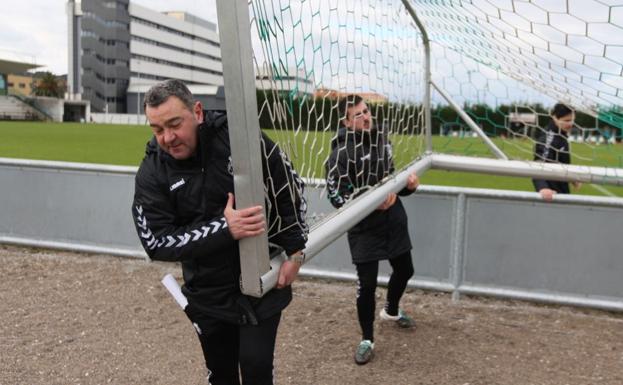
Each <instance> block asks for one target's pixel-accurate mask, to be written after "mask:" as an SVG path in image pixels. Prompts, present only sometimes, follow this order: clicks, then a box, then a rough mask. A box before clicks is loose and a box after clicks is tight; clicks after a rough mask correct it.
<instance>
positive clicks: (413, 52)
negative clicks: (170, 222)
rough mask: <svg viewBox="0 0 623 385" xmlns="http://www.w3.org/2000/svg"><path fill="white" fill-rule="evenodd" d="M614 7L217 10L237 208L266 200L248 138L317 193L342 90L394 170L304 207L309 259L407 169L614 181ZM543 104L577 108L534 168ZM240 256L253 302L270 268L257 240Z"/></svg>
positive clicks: (321, 3)
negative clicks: (376, 134)
mask: <svg viewBox="0 0 623 385" xmlns="http://www.w3.org/2000/svg"><path fill="white" fill-rule="evenodd" d="M589 3H590V4H589ZM615 3H616V2H615V1H605V0H595V1H585V0H569V1H546V0H533V1H519V0H495V1H494V0H472V1H430V0H412V1H408V0H317V1H286V0H250V1H248V2H247V1H234V2H230V1H227V0H218V1H217V8H218V21H219V32H220V36H221V51H222V61H223V73H224V78H225V94H226V104H227V110H228V116H229V126H230V138H231V145H232V161H233V164H234V169H235V178H234V181H235V188H236V201H237V204H238V205H239V207H245V206H250V205H255V204H263V203H264V199H265V190H266V186H265V185H264V182H263V180H262V170H261V161H260V157H261V155H260V154H261V151H260V149H261V146H262V143H261V139H260V136H259V132H260V130H263V131H264V132H265V133H266V134H267V135H268V136H269V137H270V138H271V139H273V140H274V141H275V142H277V143H278V144H279V146H280V148H281V149H282V150H283V151H284V152H285V153H286V154H287V156H288V158H289V160H290V161H291V162H292V163H293V165H294V168H295V169H296V170H297V172H298V173H299V175H300V176H301V177H303V178H305V180H306V181H307V187H308V188H307V194H317V195H320V196H322V194H325V193H326V191H325V190H324V186H325V185H324V178H325V165H326V162H327V159H328V157H329V154H330V152H331V149H332V148H331V147H332V140H334V139H335V137H336V135H337V134H336V133H337V128H338V127H339V125H340V120H341V119H342V116H340V112H339V111H338V101H339V100H340V98H343V97H345V96H346V95H349V94H359V95H360V96H362V97H363V99H364V100H365V101H366V103H367V105H368V107H369V109H370V112H371V114H372V116H373V120H374V122H375V124H376V127H378V129H379V130H381V131H382V132H383V133H384V134H385V135H387V138H388V139H389V141H391V144H392V147H391V151H392V153H391V157H392V158H393V162H394V165H395V172H393V173H391V174H388V175H385V174H383V175H378V179H381V180H382V183H379V184H378V185H376V186H375V188H374V189H370V190H367V191H356V192H355V193H354V194H353V195H354V196H357V198H356V199H351V200H350V201H349V202H348V203H347V204H346V205H345V206H343V207H342V208H341V209H339V210H337V211H329V212H326V213H317V212H314V213H308V214H309V215H308V217H307V221H308V223H309V224H310V225H311V231H310V234H309V239H308V243H307V248H306V249H305V254H306V257H307V259H308V260H309V259H310V258H312V257H313V256H314V255H315V254H316V253H318V252H319V251H320V250H322V249H323V248H324V247H326V246H327V245H328V244H330V243H331V242H333V241H334V240H335V239H337V238H338V237H339V236H341V235H342V234H343V233H344V232H346V231H347V230H348V229H349V228H350V227H352V226H353V225H354V224H356V223H357V222H359V221H360V220H361V219H363V218H364V217H365V216H367V215H368V214H369V213H370V212H372V211H373V210H374V209H375V208H376V207H378V205H379V204H380V203H381V202H382V201H383V200H384V199H385V197H386V196H387V194H388V193H390V192H397V191H399V190H401V189H402V188H403V187H404V185H405V183H406V178H407V175H408V174H409V173H411V172H412V171H417V172H418V174H419V175H422V174H423V173H425V172H426V171H427V170H429V169H443V170H454V171H471V172H478V173H488V174H497V175H508V176H521V177H539V178H547V179H552V180H564V181H577V182H586V183H590V184H608V185H611V186H621V185H623V170H622V167H623V151H621V144H620V141H621V137H622V130H623V115H622V114H623V113H622V111H621V109H620V106H621V105H622V102H623V76H622V74H623V67H622V64H621V63H623V49H622V48H621V47H623V33H622V32H623V3H622V4H615ZM557 102H562V103H565V104H566V105H568V106H570V107H571V108H573V109H574V110H575V113H576V121H575V126H574V129H573V130H572V131H571V132H570V133H569V141H571V142H572V150H571V158H572V162H571V163H572V165H563V164H558V163H543V162H535V161H533V149H534V147H535V146H536V145H537V144H541V145H547V143H545V142H539V141H540V140H541V139H539V138H541V136H540V135H538V133H539V131H540V130H545V129H546V127H547V125H548V123H549V119H550V118H549V110H550V108H551V107H552V106H553V105H554V104H555V103H557ZM356 172H357V173H358V172H364V170H356ZM614 188H619V189H620V187H614ZM606 191H608V190H606ZM297 193H299V192H298V191H297V190H296V186H290V191H288V194H291V195H295V194H297ZM309 198H310V197H309V196H308V199H309ZM311 198H316V197H311ZM323 199H326V198H323ZM270 225H271V226H279V224H278V221H277V223H272V224H270ZM277 231H279V229H277ZM240 246H241V267H242V279H241V285H242V289H243V292H245V293H247V294H250V295H255V296H261V295H263V293H265V292H266V291H267V290H269V289H270V288H271V287H272V286H273V285H274V282H275V279H276V271H277V269H278V266H279V262H280V259H274V260H273V266H272V267H271V266H270V263H269V256H268V238H267V236H260V237H256V238H252V239H245V240H243V241H242V242H241V244H240Z"/></svg>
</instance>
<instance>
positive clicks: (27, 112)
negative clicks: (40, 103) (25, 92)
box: [0, 95, 43, 120]
mask: <svg viewBox="0 0 623 385" xmlns="http://www.w3.org/2000/svg"><path fill="white" fill-rule="evenodd" d="M0 120H43V117H42V116H41V113H40V112H38V111H37V110H35V109H34V108H32V107H31V106H29V105H28V104H26V103H24V102H22V101H21V100H19V99H18V98H15V97H13V96H3V95H0Z"/></svg>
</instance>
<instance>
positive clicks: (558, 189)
mask: <svg viewBox="0 0 623 385" xmlns="http://www.w3.org/2000/svg"><path fill="white" fill-rule="evenodd" d="M551 117H552V119H551V120H550V122H549V124H548V125H547V126H546V127H545V128H544V129H540V130H539V131H538V132H537V135H536V137H535V141H536V144H535V146H534V160H536V161H541V162H547V163H562V164H570V163H571V153H570V151H569V140H568V137H569V133H570V132H571V129H572V128H573V122H574V120H575V112H574V111H573V110H572V109H571V108H569V107H567V106H566V105H564V104H562V103H558V104H556V105H555V106H554V108H553V109H552V114H551ZM532 184H533V185H534V188H535V190H536V191H537V192H538V193H539V194H541V197H542V198H543V199H544V200H546V201H551V200H552V199H553V197H554V195H555V194H558V193H560V194H569V193H570V189H569V183H568V182H562V181H553V180H544V179H532ZM574 186H575V187H576V188H579V186H580V184H579V183H574Z"/></svg>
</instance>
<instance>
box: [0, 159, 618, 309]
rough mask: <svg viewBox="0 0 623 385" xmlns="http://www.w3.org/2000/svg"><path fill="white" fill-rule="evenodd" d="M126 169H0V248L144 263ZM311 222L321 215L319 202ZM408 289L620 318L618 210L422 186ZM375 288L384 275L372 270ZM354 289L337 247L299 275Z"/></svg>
mask: <svg viewBox="0 0 623 385" xmlns="http://www.w3.org/2000/svg"><path fill="white" fill-rule="evenodd" d="M134 171H135V169H134V168H131V167H113V166H94V165H80V164H66V163H60V162H36V161H15V160H9V159H0V201H1V202H2V204H1V205H0V242H4V243H13V244H24V245H37V246H44V247H58V248H69V249H74V250H84V251H96V252H107V253H113V254H119V255H131V256H144V253H143V251H142V249H141V247H140V244H139V241H138V239H137V237H136V234H135V232H134V226H133V224H132V218H131V215H130V204H131V201H132V195H133V189H134V185H133V177H134V176H133V173H134ZM308 200H309V212H310V213H330V212H331V211H332V209H331V208H330V207H329V205H328V203H327V201H326V199H325V198H324V197H322V196H321V194H320V192H319V191H313V190H311V191H310V192H309V194H308ZM404 204H405V207H406V210H407V212H408V215H409V228H410V232H411V234H412V235H411V236H412V241H413V244H414V246H415V247H414V250H413V256H414V262H415V270H416V277H415V278H414V280H413V281H412V282H411V284H412V285H413V286H416V287H423V288H429V289H436V290H445V291H452V292H453V293H454V294H455V297H456V298H458V296H459V295H460V294H462V293H468V294H484V295H496V296H503V297H508V298H523V299H530V300H539V301H547V302H555V303H562V304H573V305H582V306H591V307H597V308H605V309H611V310H623V280H622V279H621V277H622V276H623V248H622V247H621V241H620V239H621V236H622V235H623V199H618V198H596V197H595V198H586V197H573V196H568V197H564V199H561V200H560V201H559V203H556V202H554V203H544V202H542V201H540V200H538V199H537V194H534V193H521V192H496V190H476V189H457V188H439V187H432V186H428V187H427V186H422V188H421V189H420V191H419V193H417V194H415V195H413V196H411V197H407V198H405V199H404ZM380 270H381V274H382V275H383V277H382V278H381V281H386V279H387V274H388V273H389V266H388V264H387V263H386V262H383V263H382V264H381V269H380ZM304 272H305V273H306V274H308V275H320V276H330V277H336V278H344V279H352V278H354V269H353V267H352V265H351V262H350V254H349V251H348V246H347V243H346V240H345V237H341V238H340V239H339V240H338V241H336V242H334V243H333V244H331V245H330V246H329V247H327V248H326V249H325V250H323V251H322V252H321V253H320V254H319V255H317V256H315V257H314V258H313V259H312V260H311V261H310V262H309V263H308V264H306V265H305V266H304Z"/></svg>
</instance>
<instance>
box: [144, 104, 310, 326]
mask: <svg viewBox="0 0 623 385" xmlns="http://www.w3.org/2000/svg"><path fill="white" fill-rule="evenodd" d="M197 135H198V146H197V147H198V149H197V154H196V155H194V156H193V157H192V158H190V159H186V160H176V159H174V158H173V157H171V156H170V155H169V154H167V153H166V152H164V151H163V150H162V149H160V147H159V146H158V143H157V141H156V139H155V138H152V139H151V141H150V142H149V143H148V144H147V147H146V154H145V157H144V159H143V161H142V163H141V165H140V167H139V170H138V173H137V174H136V179H135V191H134V202H133V205H132V215H133V217H134V222H135V225H136V230H137V232H138V235H139V238H140V240H141V242H142V245H143V247H144V248H145V251H146V252H147V254H148V255H149V257H150V258H151V259H154V260H161V261H180V262H181V263H182V271H183V276H184V285H183V287H182V292H183V293H184V295H185V296H186V297H187V298H188V301H189V306H188V308H187V313H188V312H190V313H193V314H195V315H199V316H200V317H203V318H207V319H218V320H222V321H226V322H232V323H244V322H246V320H247V319H248V318H247V317H248V316H249V315H248V314H247V311H245V310H242V308H241V305H240V299H241V298H244V299H245V300H248V301H247V302H245V303H246V305H248V304H251V306H252V307H253V309H254V310H255V314H254V316H256V317H257V318H259V319H264V318H267V317H270V316H272V315H274V314H276V313H277V312H279V311H281V310H282V309H283V308H285V307H286V306H287V305H288V303H289V302H290V300H291V298H292V292H291V288H290V287H287V288H284V289H281V290H279V289H273V290H271V291H270V292H269V293H267V294H266V295H265V296H264V297H263V298H261V299H255V298H250V297H247V296H243V295H242V294H241V293H240V283H239V277H240V259H239V248H238V241H235V240H234V239H233V238H232V235H231V233H230V232H229V229H228V228H227V222H226V220H225V217H224V216H223V211H224V209H225V206H226V203H227V193H228V192H232V193H233V192H234V182H233V169H232V165H231V156H230V147H229V134H228V128H227V117H226V115H225V113H224V112H214V111H206V112H205V120H204V123H203V124H201V125H199V127H198V130H197ZM262 139H263V141H262V142H263V145H262V153H263V154H262V155H263V159H264V161H263V171H264V179H265V184H266V194H267V202H266V211H267V215H268V226H269V241H270V242H271V243H275V244H277V245H279V246H281V247H282V248H283V249H284V250H285V252H286V253H287V254H288V255H290V254H292V253H293V252H295V251H298V250H302V249H304V248H305V241H306V237H307V227H306V224H305V219H304V218H305V211H306V206H305V205H306V203H305V200H304V198H303V181H302V180H301V179H300V178H299V177H298V175H297V174H296V172H295V171H294V169H293V168H292V166H291V164H290V162H289V161H288V159H287V158H286V156H285V154H284V153H283V152H281V150H280V149H279V148H278V147H277V146H276V145H275V144H274V143H273V142H272V141H271V140H270V139H269V138H268V137H266V136H264V135H262ZM267 154H268V156H267ZM246 307H247V308H248V306H246ZM192 318H193V317H191V319H192Z"/></svg>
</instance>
